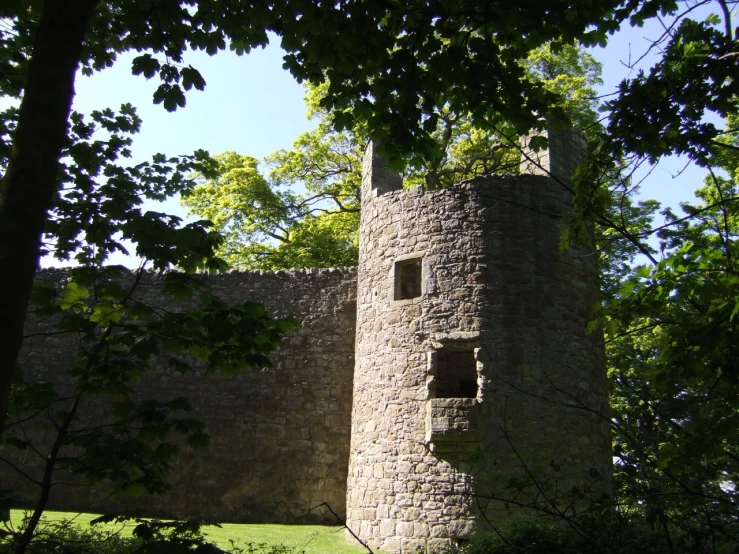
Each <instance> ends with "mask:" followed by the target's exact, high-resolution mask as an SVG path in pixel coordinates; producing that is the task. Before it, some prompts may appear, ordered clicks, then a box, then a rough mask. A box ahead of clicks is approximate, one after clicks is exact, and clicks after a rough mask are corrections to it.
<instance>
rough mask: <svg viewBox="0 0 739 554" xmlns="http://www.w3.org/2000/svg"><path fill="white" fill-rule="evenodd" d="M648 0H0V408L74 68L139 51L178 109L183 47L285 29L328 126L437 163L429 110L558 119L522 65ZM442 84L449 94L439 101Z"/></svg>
mask: <svg viewBox="0 0 739 554" xmlns="http://www.w3.org/2000/svg"><path fill="white" fill-rule="evenodd" d="M573 3H574V4H575V5H576V6H575V7H576V8H577V9H572V8H573ZM655 5H656V6H657V7H662V6H668V7H669V6H671V5H672V2H667V1H666V0H663V1H662V2H646V3H645V6H640V5H639V4H638V3H636V2H632V1H629V2H627V3H626V5H625V6H620V4H619V2H616V1H615V0H609V1H604V2H598V3H592V2H589V1H577V2H572V1H564V0H554V1H552V2H548V3H547V4H546V5H538V4H537V5H529V4H526V5H522V6H511V5H510V3H508V2H505V3H504V2H500V1H496V2H494V3H492V4H491V3H490V2H488V1H484V2H483V1H476V2H472V3H467V4H465V5H464V6H462V5H456V4H453V3H452V4H444V3H427V2H406V3H403V4H401V5H392V6H385V5H382V4H376V5H375V4H366V3H363V2H350V3H340V4H335V3H331V2H327V3H324V2H320V1H307V0H303V1H301V2H295V1H293V0H291V1H290V2H286V1H274V2H271V1H269V0H267V1H263V2H261V1H260V2H256V3H254V2H250V3H249V4H248V5H246V4H241V3H236V4H233V3H230V2H195V1H194V0H188V1H186V2H181V1H179V0H161V1H159V2H154V3H140V2H130V1H126V0H113V1H110V2H100V1H98V0H48V1H46V2H44V3H43V5H42V6H40V7H39V6H38V5H37V4H32V5H31V7H30V8H29V7H27V6H25V5H24V4H23V3H22V2H12V3H10V4H8V3H5V4H4V5H3V8H2V11H0V16H2V17H3V18H4V19H7V20H9V22H10V24H11V25H12V28H13V30H12V31H11V32H8V31H3V34H2V41H3V46H4V47H5V48H4V50H3V51H4V52H9V54H5V55H3V57H2V59H1V60H0V63H2V66H3V69H4V71H3V77H2V87H0V88H1V90H2V93H3V94H12V95H16V96H17V95H18V94H20V91H21V90H23V100H22V102H21V107H20V114H19V119H18V124H17V128H16V129H15V130H14V131H13V139H12V140H13V148H12V153H11V155H10V157H9V160H8V164H7V168H5V171H4V175H3V180H2V185H0V285H1V286H2V288H3V290H12V291H13V294H12V295H5V296H3V299H2V301H1V302H0V318H1V319H0V331H2V342H0V414H2V415H0V418H4V414H5V412H6V409H7V399H8V393H9V390H10V384H11V380H12V375H13V372H14V370H15V363H16V357H17V353H18V350H19V348H20V345H21V342H22V325H23V320H24V317H25V313H26V306H27V302H28V298H29V296H30V290H31V282H32V279H33V274H34V271H35V267H36V265H37V263H38V254H39V250H40V243H39V240H40V236H41V233H42V232H43V229H44V224H45V214H46V212H47V210H48V209H49V207H50V206H51V202H52V198H53V196H54V194H55V191H56V190H58V184H57V181H56V175H57V168H58V165H57V164H58V161H59V156H60V154H61V150H62V145H63V142H64V136H65V129H66V126H67V120H68V116H69V111H70V106H71V101H72V96H73V92H74V87H73V83H74V76H75V74H76V72H77V70H78V67H79V66H80V64H81V66H82V70H83V72H92V71H96V70H99V69H103V68H104V67H107V66H109V65H110V64H112V63H114V61H115V59H116V56H117V54H118V53H121V52H124V51H128V50H137V51H138V52H144V53H143V54H142V55H140V56H138V57H137V58H136V59H135V60H134V63H133V71H134V73H136V74H143V75H144V76H146V77H152V76H154V75H156V74H158V75H159V77H160V79H161V80H162V84H161V85H160V86H159V88H158V89H157V91H156V93H155V95H154V99H155V102H158V103H163V104H164V106H165V108H167V109H176V108H177V107H178V106H179V107H181V106H184V105H185V96H184V93H183V90H182V88H183V87H184V89H186V90H188V89H190V88H192V87H193V86H194V87H195V88H202V87H203V86H204V85H205V82H204V80H203V79H202V77H201V76H200V74H199V73H198V72H197V70H195V69H194V68H192V67H190V66H188V67H182V66H181V65H180V64H182V63H183V55H184V52H185V51H186V49H187V48H188V47H192V48H197V49H204V50H206V51H207V52H208V53H211V54H215V53H216V52H218V51H219V50H222V49H224V48H226V47H227V41H228V42H230V45H229V46H230V47H231V48H232V49H234V50H236V51H237V52H239V53H245V52H248V51H249V50H250V49H251V48H253V47H255V46H259V45H263V44H265V43H266V42H267V34H266V33H267V31H268V30H272V31H274V32H276V33H278V34H279V35H280V36H281V37H282V45H283V47H284V48H285V49H286V50H287V51H288V55H287V56H286V62H285V63H286V67H288V68H289V69H290V70H291V71H292V73H293V74H294V75H295V76H296V77H297V78H298V79H300V80H306V79H307V80H309V81H311V82H313V83H319V82H323V81H324V80H325V79H326V78H328V79H329V81H330V83H331V85H330V86H329V89H328V92H327V95H326V99H325V101H324V103H323V105H324V107H326V108H331V109H332V110H334V111H335V114H336V115H335V116H334V125H336V126H337V128H339V129H343V128H347V127H349V126H351V125H352V122H353V120H355V119H357V120H366V121H367V125H368V129H369V130H370V132H371V135H372V136H373V138H375V139H379V142H381V143H383V144H385V145H386V147H387V148H388V151H391V149H395V148H396V147H397V151H398V152H408V153H411V152H415V153H420V154H425V155H427V157H429V158H431V159H432V158H433V157H434V156H433V154H434V153H435V151H434V144H433V141H431V140H430V138H429V134H430V133H431V132H433V130H434V129H435V127H436V122H437V121H436V119H435V116H434V115H433V114H434V113H435V112H437V111H439V109H441V108H442V107H443V106H445V105H447V104H448V106H449V108H450V109H451V110H452V111H454V112H455V113H470V114H472V121H473V124H475V125H479V126H484V125H485V124H486V122H487V121H488V120H489V119H490V118H491V116H493V115H497V114H501V115H502V116H503V117H504V118H505V119H506V120H510V121H512V122H514V126H515V127H516V128H518V129H521V130H523V129H526V130H528V128H530V127H532V126H541V121H540V118H542V117H547V116H548V117H549V118H550V119H552V120H557V119H560V120H561V119H562V117H561V115H562V114H561V110H558V109H555V110H552V109H551V105H552V102H550V100H551V95H550V94H548V93H546V91H544V90H543V88H542V87H541V86H536V85H533V86H532V85H531V83H529V82H528V80H527V79H526V78H525V74H524V71H523V70H522V68H521V67H520V65H519V64H518V60H519V59H521V58H522V57H523V55H524V54H525V53H526V52H529V51H530V50H531V49H532V48H535V47H537V46H539V45H541V44H543V43H545V42H547V41H550V40H555V41H556V42H557V44H566V43H569V42H571V41H572V40H574V39H578V38H579V39H581V40H583V41H584V42H585V43H587V44H591V43H594V42H597V41H605V37H606V33H607V32H612V31H613V30H615V29H616V28H617V27H618V25H619V23H620V22H621V21H623V20H624V19H625V18H626V17H628V16H629V15H630V14H631V13H632V12H634V11H636V13H637V14H644V15H649V14H651V13H653V12H654V11H655ZM388 7H390V8H391V9H388ZM39 8H40V9H39ZM591 27H592V28H591ZM152 54H154V55H152ZM449 68H457V69H456V70H455V71H449ZM481 76H482V77H484V78H483V79H481ZM449 91H454V92H453V94H452V95H451V96H448V95H447V96H446V97H445V95H446V94H447V93H448V92H449ZM348 107H352V108H353V110H352V112H350V113H348V112H346V111H345V109H346V108H348ZM0 423H3V421H2V420H0Z"/></svg>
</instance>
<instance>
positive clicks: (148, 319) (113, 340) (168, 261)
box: [6, 106, 296, 552]
mask: <svg viewBox="0 0 739 554" xmlns="http://www.w3.org/2000/svg"><path fill="white" fill-rule="evenodd" d="M91 118H92V121H91V122H90V123H87V122H86V120H85V118H83V117H82V116H81V115H79V114H75V115H73V117H72V121H73V126H72V132H71V135H70V144H69V146H68V149H67V152H66V153H67V157H65V163H64V166H63V168H64V170H63V172H62V177H61V178H62V182H63V188H62V189H61V192H60V194H59V196H58V197H57V199H56V203H55V207H54V209H53V211H52V213H51V214H50V217H49V222H48V226H47V231H48V232H47V238H48V242H47V245H48V246H47V248H49V249H50V250H51V251H52V252H53V254H54V255H55V256H56V257H58V258H60V259H69V258H70V257H73V258H74V259H75V260H76V261H77V262H78V263H79V264H80V265H79V266H78V267H76V268H73V269H70V270H68V272H67V273H66V276H65V278H64V280H63V281H62V282H60V283H55V282H49V281H38V282H37V283H36V285H35V287H34V292H33V297H32V301H33V305H34V309H35V312H36V314H37V315H39V316H43V317H47V318H49V317H50V318H52V319H53V321H54V322H55V327H54V328H53V329H52V330H51V331H50V332H51V333H54V334H68V335H70V336H75V337H76V339H77V342H78V343H79V345H80V348H79V351H78V356H77V360H76V361H75V363H74V365H73V366H72V367H71V368H70V369H69V370H68V372H67V375H68V378H69V379H70V380H71V382H72V383H73V387H72V388H71V389H69V388H65V387H64V386H61V388H57V387H55V386H53V385H52V384H50V383H42V382H24V383H22V384H18V385H17V386H16V387H15V389H14V397H13V402H12V403H11V406H12V411H11V413H10V414H9V415H10V418H11V425H10V427H9V432H8V433H7V435H8V437H7V443H8V444H10V445H12V446H14V447H15V448H21V449H23V450H25V451H26V452H27V453H28V454H29V455H31V456H39V457H41V458H42V460H43V461H42V464H43V465H44V467H45V471H44V473H43V477H41V478H39V477H34V476H32V475H29V474H27V473H25V472H24V471H22V470H19V476H20V477H21V478H24V479H27V480H30V481H31V482H32V483H34V484H35V485H37V486H38V488H39V496H38V499H37V501H36V503H35V507H34V511H33V514H32V516H31V517H30V518H29V520H28V525H27V526H26V527H25V529H24V530H23V531H22V532H19V533H17V534H16V536H15V537H14V540H15V541H16V547H17V548H21V547H24V546H25V545H28V544H30V542H31V541H32V539H33V536H34V532H35V528H36V526H37V525H38V523H39V518H40V515H41V513H42V512H43V510H44V508H45V504H46V501H47V499H48V491H49V489H50V488H51V487H52V486H54V484H55V483H56V482H57V481H59V480H60V479H63V475H65V474H70V473H71V474H72V475H75V476H77V477H78V478H81V479H82V481H83V482H86V483H97V482H101V481H107V482H110V483H112V484H113V486H114V492H127V493H130V494H134V495H139V494H142V493H144V492H148V493H161V492H164V491H166V490H167V488H168V486H167V483H166V481H165V476H166V474H167V472H168V471H169V469H170V468H171V466H172V461H173V459H174V457H175V456H176V455H177V453H178V451H179V448H180V446H179V445H178V444H177V442H179V443H180V444H186V445H188V446H189V447H191V448H202V447H205V446H207V444H208V436H207V434H206V431H205V428H204V425H203V424H202V423H201V422H199V421H197V420H195V419H193V418H192V417H190V416H189V414H188V412H190V411H191V407H190V404H189V402H188V401H187V400H186V399H185V398H171V399H167V398H145V397H141V396H139V395H137V394H135V393H136V385H138V384H139V383H140V382H141V381H142V380H143V379H144V377H145V375H146V373H147V372H148V371H150V369H151V367H152V364H153V363H154V362H155V360H157V359H158V358H160V357H163V358H164V359H165V360H167V364H168V366H169V367H170V368H171V369H172V370H174V371H176V372H180V373H184V372H189V371H192V370H193V369H194V368H195V367H200V368H204V369H205V370H206V372H209V373H212V372H216V371H217V372H219V373H221V374H222V375H233V374H235V373H238V372H240V371H244V370H247V369H250V368H255V367H264V366H266V365H268V364H269V358H268V357H267V355H268V354H269V353H270V352H271V351H273V350H274V349H275V348H277V347H278V346H279V343H280V339H281V337H282V335H283V334H284V332H286V331H289V330H290V329H293V328H294V327H295V325H296V322H295V321H293V320H289V319H285V320H274V319H272V318H271V317H270V316H269V315H268V314H267V312H266V310H265V308H264V307H263V306H262V305H261V304H255V303H252V302H238V303H234V304H226V303H225V302H224V301H223V300H220V299H218V298H216V297H214V296H213V295H211V294H210V293H209V291H208V288H207V284H206V281H205V279H204V276H202V275H197V274H195V272H196V271H197V270H207V271H210V272H214V271H218V270H220V269H222V268H224V267H225V263H224V262H223V260H221V259H219V258H218V257H216V255H215V249H216V248H217V247H218V246H219V245H220V244H221V243H222V240H223V239H222V237H221V236H220V235H218V234H217V233H215V232H213V231H211V230H210V229H209V224H208V223H207V222H205V221H197V222H193V223H188V224H185V225H182V224H180V220H179V218H175V217H172V216H168V215H166V214H160V213H155V212H151V211H147V212H143V210H142V209H141V204H142V202H143V199H144V198H150V199H157V200H160V199H164V198H166V197H167V196H169V195H171V194H175V193H183V192H186V191H188V190H191V189H192V188H193V187H194V185H195V183H194V182H193V181H192V180H191V179H189V178H188V177H187V175H188V174H190V173H191V172H192V171H194V170H198V171H200V172H201V173H206V174H209V172H211V171H212V163H211V160H210V158H209V157H208V156H207V154H206V153H204V152H196V153H195V154H194V155H193V156H183V157H179V158H170V159H167V158H165V157H164V156H162V155H157V156H155V157H154V159H153V161H152V162H151V163H143V164H138V165H135V166H124V165H120V164H118V163H117V160H118V158H119V156H126V154H127V148H128V146H130V144H131V137H130V135H131V134H133V133H135V132H136V131H137V130H138V127H139V124H140V121H139V119H138V118H137V116H136V114H135V111H134V110H133V108H132V107H131V106H123V107H122V109H121V112H120V113H119V114H115V113H113V112H112V111H110V110H104V111H101V112H94V113H93V114H92V115H91ZM100 133H102V134H103V135H104V136H103V137H102V138H100V137H98V135H99V134H100ZM66 160H68V161H66ZM123 239H127V240H129V241H130V242H131V243H133V244H134V245H135V246H136V254H137V255H138V256H140V257H141V258H142V263H141V267H140V268H139V270H138V271H136V272H134V273H130V272H129V271H128V270H126V269H125V268H122V267H119V266H108V265H105V262H106V260H107V259H108V256H109V255H110V254H111V253H113V252H115V251H125V247H124V245H123V243H122V242H121V241H122V240H123ZM148 265H151V267H152V268H153V269H156V270H159V271H160V273H159V274H153V273H149V272H147V271H146V270H145V269H146V267H147V266H148ZM152 286H155V287H158V288H160V289H161V291H162V294H163V295H164V298H166V297H167V296H169V297H171V298H172V300H170V301H166V300H164V299H163V298H161V297H159V298H157V297H154V298H152V297H151V296H150V295H147V294H146V293H145V292H144V290H145V289H146V288H151V287H152ZM142 289H144V290H142ZM177 302H180V309H179V310H173V309H172V307H171V304H172V303H174V304H175V305H176V304H177ZM183 302H184V303H183ZM100 396H103V397H106V398H108V399H109V403H110V417H109V419H108V420H107V421H105V422H93V425H89V424H85V423H84V419H80V418H79V415H80V412H81V405H82V403H83V401H84V402H90V401H91V400H90V399H91V398H95V397H100ZM39 416H41V417H44V418H49V419H50V421H51V422H52V427H53V429H54V433H53V437H52V440H51V441H50V442H49V443H43V442H36V440H35V439H34V438H29V437H32V435H30V434H28V433H26V432H25V430H24V427H25V426H27V425H29V424H34V418H36V417H39ZM175 435H179V436H180V437H181V440H179V441H177V442H175V441H173V440H172V438H173V436H175ZM9 463H10V464H11V466H13V462H12V461H9ZM65 472H66V473H65ZM6 514H7V513H6ZM168 540H169V539H168ZM175 542H176V541H175ZM175 542H172V541H170V543H171V544H172V545H174V544H175ZM183 544H184V543H183ZM141 548H143V547H141ZM152 548H154V549H156V548H158V547H154V546H152V547H150V549H149V550H146V551H153V550H151V549H152ZM172 548H174V546H172ZM178 548H179V547H178ZM188 548H189V546H188ZM18 551H19V552H20V550H18ZM143 551H144V550H142V552H143ZM182 551H185V550H182Z"/></svg>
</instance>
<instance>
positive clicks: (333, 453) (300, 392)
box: [2, 268, 356, 523]
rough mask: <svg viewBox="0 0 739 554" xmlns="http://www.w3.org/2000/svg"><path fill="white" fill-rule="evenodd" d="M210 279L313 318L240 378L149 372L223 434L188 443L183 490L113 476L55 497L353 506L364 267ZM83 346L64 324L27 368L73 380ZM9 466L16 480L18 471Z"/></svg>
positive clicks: (39, 324)
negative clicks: (121, 483) (135, 485)
mask: <svg viewBox="0 0 739 554" xmlns="http://www.w3.org/2000/svg"><path fill="white" fill-rule="evenodd" d="M40 277H44V278H47V279H52V280H54V281H57V282H58V281H60V280H62V279H63V278H64V271H63V270H45V271H43V272H41V275H40ZM145 279H146V280H147V281H148V282H149V283H148V284H149V285H152V286H148V287H144V288H148V289H150V290H153V291H156V287H157V280H156V278H155V277H152V276H150V275H147V276H146V277H145ZM210 280H211V287H212V291H213V292H214V293H215V294H217V295H218V296H220V297H221V298H223V299H224V300H227V301H240V300H253V301H258V302H263V303H264V304H266V306H267V307H268V309H269V310H270V312H271V313H272V314H273V315H275V316H278V317H282V316H295V317H298V318H300V319H301V320H302V325H301V326H300V327H299V328H298V329H297V330H295V331H293V332H292V333H290V334H289V335H288V336H287V337H286V338H285V339H284V340H283V344H282V347H281V349H280V350H279V351H278V352H277V353H276V354H274V356H273V366H272V367H270V368H268V369H264V370H258V371H249V372H246V373H243V374H240V375H237V376H235V377H230V378H225V377H220V376H207V375H204V374H202V372H201V373H200V374H194V375H188V376H182V375H178V374H174V373H172V372H171V371H167V370H164V369H162V370H157V371H156V372H155V373H154V374H153V375H151V378H149V379H148V380H147V381H146V382H144V383H142V385H141V387H140V388H141V389H142V391H144V392H143V394H147V395H154V396H156V397H157V398H160V399H168V398H175V397H178V396H186V397H188V398H189V399H190V401H191V403H192V405H193V407H194V412H193V417H195V418H197V419H200V420H202V421H204V422H205V423H206V425H207V431H208V433H209V434H210V436H211V446H210V447H209V448H208V449H206V450H198V451H192V450H188V449H184V450H183V454H182V456H181V458H180V459H179V461H178V462H177V467H176V469H175V471H174V475H173V476H172V479H171V482H172V484H173V489H172V493H171V494H167V495H163V496H151V497H143V498H138V499H133V498H130V497H116V498H109V497H108V496H107V489H106V487H105V486H100V487H97V488H96V489H93V490H90V489H89V488H82V487H64V486H58V487H55V489H54V491H53V495H52V500H51V505H52V506H53V507H55V508H59V509H65V510H80V511H94V512H106V511H107V512H111V511H112V512H128V513H145V514H147V515H157V516H162V517H166V516H189V517H198V516H199V517H204V518H207V519H211V520H217V521H236V522H261V521H265V522H266V521H269V522H289V523H294V522H319V523H320V522H324V521H325V520H324V519H323V517H322V516H321V515H320V514H319V513H318V512H310V508H312V507H313V506H315V505H316V504H319V503H321V502H328V503H329V504H330V505H331V506H332V507H333V509H334V510H335V511H337V512H338V513H340V514H343V513H344V505H345V496H346V473H347V460H348V455H349V422H350V411H351V394H352V374H353V369H354V335H355V317H356V315H355V310H356V308H355V306H356V305H355V290H356V269H354V268H348V269H321V270H306V271H291V272H285V271H280V272H276V273H267V272H233V273H229V274H224V275H219V276H215V277H210ZM151 295H153V296H154V297H156V296H157V295H156V292H153V293H150V296H151ZM160 302H165V305H166V302H167V301H165V300H164V299H161V300H160ZM49 325H50V324H49V322H44V321H36V320H29V321H28V323H27V334H34V333H44V332H45V331H48V330H51V328H50V327H49ZM76 348H77V344H76V343H75V339H74V337H68V336H67V337H66V338H65V336H64V335H51V336H36V337H33V338H31V339H29V340H28V341H27V342H26V344H25V345H24V354H23V356H22V363H23V366H24V369H25V372H26V375H27V379H30V380H36V381H52V382H58V383H61V384H62V386H64V381H63V371H64V370H65V369H66V368H68V367H69V366H70V364H71V363H72V361H73V359H74V355H75V351H76ZM104 412H105V406H103V405H100V404H96V405H90V404H87V405H83V410H82V419H83V420H86V421H99V420H100V419H101V418H102V417H103V415H102V414H104ZM24 427H25V432H26V433H27V434H29V436H32V437H33V438H34V441H38V440H39V439H42V438H43V437H42V433H43V429H44V424H43V423H42V422H36V421H31V422H28V423H26V424H25V426H24ZM47 441H48V439H47ZM6 454H7V453H6ZM14 459H15V460H16V462H17V463H19V464H22V466H23V470H24V471H30V472H31V473H35V474H37V473H38V471H39V469H40V465H39V463H38V462H39V460H38V459H37V458H36V457H35V456H34V455H33V454H31V453H27V452H21V453H20V455H19V456H18V455H14ZM2 471H3V484H7V483H8V480H9V479H12V478H13V473H12V472H9V471H7V468H3V470H2ZM16 485H17V486H16V490H17V492H19V493H24V492H25V493H29V492H32V491H31V489H29V488H27V487H25V488H24V486H23V484H22V480H20V481H18V482H17V484H16Z"/></svg>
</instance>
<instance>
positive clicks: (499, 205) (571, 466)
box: [347, 149, 611, 553]
mask: <svg viewBox="0 0 739 554" xmlns="http://www.w3.org/2000/svg"><path fill="white" fill-rule="evenodd" d="M552 155H554V151H552ZM545 163H549V161H548V160H545ZM364 171H365V179H364V180H363V204H362V220H361V235H360V262H359V272H358V284H357V286H358V289H357V329H358V330H359V333H358V335H357V343H356V358H357V362H356V369H355V373H354V396H353V402H354V406H353V412H352V433H351V437H352V444H351V457H350V464H349V481H348V491H347V517H348V524H349V525H350V527H351V528H352V529H354V530H355V531H357V532H358V534H359V535H360V536H361V537H362V538H363V539H365V540H367V541H368V542H369V544H370V545H372V546H374V547H377V548H382V549H385V550H388V551H390V552H404V553H405V552H408V553H410V552H416V550H417V549H418V548H429V549H431V550H433V549H436V548H442V547H444V546H445V545H448V544H450V543H451V542H455V541H460V540H464V539H466V538H469V536H470V535H472V534H473V533H474V532H475V530H476V529H477V527H478V525H479V522H480V519H479V514H480V513H483V512H484V513H485V516H486V517H489V518H492V519H493V520H499V519H500V518H502V517H507V515H508V514H509V513H510V510H509V509H510V507H511V506H512V505H515V501H517V502H520V503H522V504H527V505H533V504H535V503H541V502H544V503H546V502H547V501H548V500H551V501H553V502H554V503H557V504H559V505H562V504H563V503H566V502H568V501H569V500H571V499H572V498H571V497H568V498H565V496H567V495H568V493H570V492H571V491H572V487H573V486H578V487H580V489H589V488H592V489H593V490H595V491H603V490H608V487H609V475H610V474H609V467H610V463H611V461H610V431H609V425H608V419H607V413H608V412H607V388H606V379H605V366H604V359H603V345H602V341H600V340H599V337H598V336H597V335H593V336H588V335H587V334H586V332H585V331H586V326H587V323H588V322H589V320H590V317H591V313H592V312H591V310H592V308H593V306H594V303H595V301H596V299H597V273H596V270H597V268H596V265H595V264H596V259H595V256H594V255H592V254H591V253H588V252H577V251H573V250H568V251H560V249H559V241H560V236H561V216H562V215H563V214H564V213H565V212H566V210H567V208H568V205H569V194H568V192H567V190H566V188H563V187H562V186H561V183H559V182H557V181H556V180H555V179H553V178H551V177H547V176H541V175H521V176H518V177H487V178H477V179H474V180H472V181H468V182H465V183H461V184H459V185H457V186H454V187H451V188H448V189H444V190H440V191H424V190H423V189H421V188H416V189H411V190H402V189H400V183H399V180H398V179H397V177H396V176H394V175H392V174H390V173H389V172H387V171H386V170H383V169H382V163H381V160H379V158H377V156H375V155H373V153H372V151H371V149H370V150H369V151H368V153H367V155H366V158H365V166H364ZM419 262H420V266H421V271H420V272H418V271H417V270H415V269H411V270H408V269H406V268H407V267H410V266H411V264H418V263H419ZM415 273H419V274H420V279H421V283H420V285H421V286H420V294H417V293H416V292H414V291H415V290H416V289H415V288H414V286H413V285H412V284H409V283H405V282H404V279H412V278H413V276H414V274H415ZM408 291H410V292H408ZM414 295H415V296H414ZM404 296H409V297H404ZM455 372H456V375H457V376H458V379H459V383H458V385H457V386H456V387H450V386H449V384H448V383H449V381H450V379H452V380H453V379H454V378H455V377H454V375H455ZM442 374H443V375H442ZM470 375H472V378H471V379H472V382H471V383H470ZM475 377H476V379H475ZM442 389H443V390H442ZM589 410H594V411H595V412H598V413H600V414H602V416H603V417H599V416H597V415H594V414H593V413H592V412H591V411H589ZM527 473H528V474H531V475H533V476H535V478H536V480H537V483H538V487H537V486H523V487H522V488H521V490H519V491H517V492H514V491H512V490H511V489H510V488H509V487H508V486H507V485H508V484H509V479H510V478H513V477H518V478H520V477H525V476H526V475H527ZM540 489H541V490H543V491H544V492H545V493H546V498H544V497H543V495H542V494H539V490H540ZM562 493H565V494H564V495H563V494H562ZM480 495H481V496H480ZM491 498H497V499H500V500H505V499H508V500H511V501H513V502H511V503H508V504H506V503H505V502H503V501H496V500H491ZM514 500H515V501H514Z"/></svg>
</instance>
